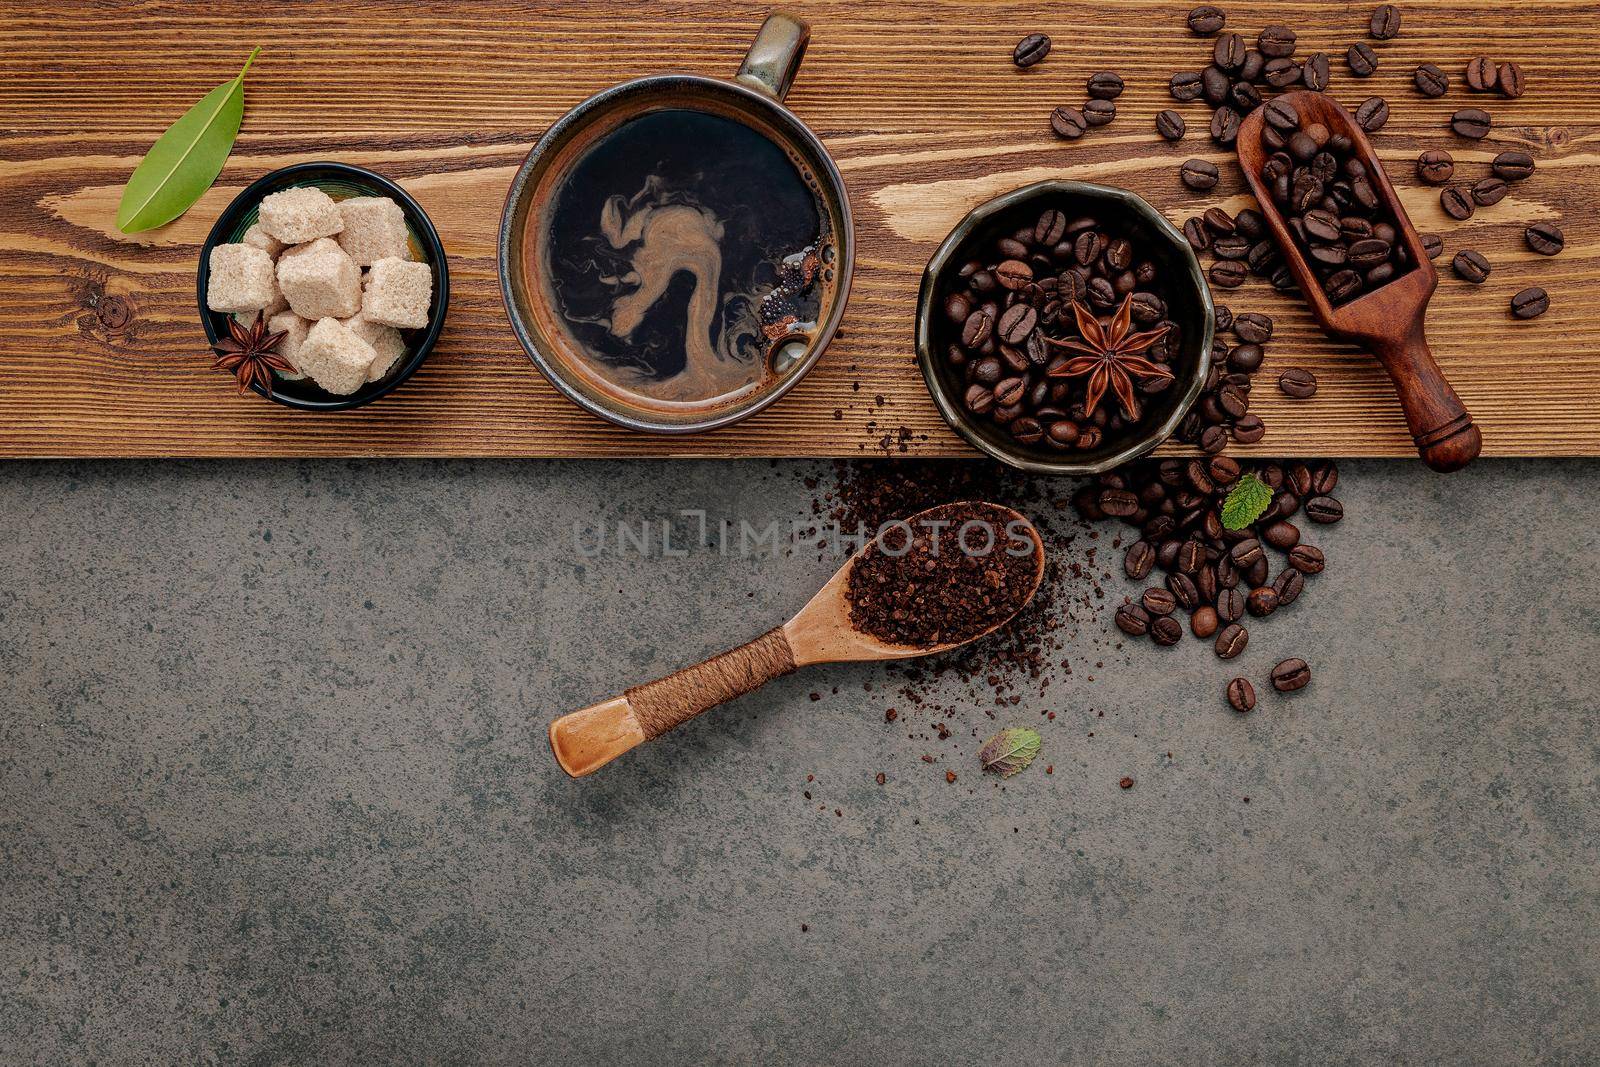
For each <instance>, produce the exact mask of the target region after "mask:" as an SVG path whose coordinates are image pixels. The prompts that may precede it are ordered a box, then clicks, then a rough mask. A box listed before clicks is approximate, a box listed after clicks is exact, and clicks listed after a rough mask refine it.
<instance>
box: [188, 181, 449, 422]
mask: <svg viewBox="0 0 1600 1067" xmlns="http://www.w3.org/2000/svg"><path fill="white" fill-rule="evenodd" d="M297 185H314V186H316V187H317V188H319V189H321V190H322V191H323V192H325V193H327V194H328V195H329V196H331V197H333V198H334V199H335V200H345V199H348V198H350V197H352V196H387V197H390V198H391V199H393V200H394V202H395V203H397V204H399V205H400V210H401V211H403V212H404V213H405V217H406V228H407V229H409V230H410V231H411V232H410V244H411V258H412V259H415V260H416V261H417V262H419V263H426V264H428V265H429V266H430V267H432V268H433V307H432V308H431V309H430V310H429V313H428V325H427V326H425V327H423V328H422V329H420V330H401V331H400V336H401V337H403V338H404V339H405V342H406V352H405V354H404V355H403V356H401V357H400V358H399V359H398V360H396V361H395V365H394V366H392V367H390V368H389V373H388V374H385V375H384V376H383V377H382V378H379V379H378V380H377V381H375V382H368V383H366V384H365V385H363V386H362V387H361V388H360V389H357V390H356V391H355V392H354V393H351V394H350V395H348V396H335V395H334V394H333V393H330V392H327V391H326V390H324V389H323V388H322V387H320V386H319V385H317V384H316V383H315V382H313V381H312V380H311V379H309V378H302V379H300V380H299V381H286V380H284V379H282V378H274V380H273V383H272V396H271V399H272V400H273V401H275V402H277V403H279V404H282V405H283V406H285V407H291V408H299V409H301V410H303V411H348V410H349V409H350V408H358V407H360V406H361V405H363V404H370V403H372V402H373V401H374V400H376V399H378V398H379V397H380V396H385V395H387V394H388V393H389V392H390V391H391V390H393V389H394V388H395V387H396V386H398V385H399V384H400V383H401V382H403V381H405V380H406V379H407V378H409V377H411V375H412V374H413V373H415V371H416V369H417V368H418V367H420V366H422V361H423V360H425V359H427V358H428V353H429V352H432V351H433V346H434V343H435V342H436V341H438V340H439V331H440V330H442V329H444V317H445V312H446V311H447V310H448V309H449V306H450V269H449V265H448V264H447V263H446V262H445V255H444V246H443V245H442V244H440V243H439V234H438V232H437V231H435V230H434V228H433V223H432V222H431V221H430V220H429V219H428V215H427V212H425V211H423V210H422V208H421V206H419V205H418V204H417V202H416V201H415V200H413V199H412V198H411V196H410V194H408V193H407V192H406V191H405V190H404V189H402V188H400V187H399V186H398V185H396V184H395V183H394V182H392V181H390V180H389V179H388V178H385V177H383V176H382V175H380V174H374V173H372V171H370V170H362V169H361V168H360V167H352V166H350V165H348V164H345V163H297V164H295V165H294V166H292V167H284V168H283V169H282V170H275V171H273V172H272V173H271V174H268V175H267V176H266V177H264V178H262V179H260V180H259V181H256V182H254V183H253V184H251V185H250V186H249V188H247V189H245V191H244V192H242V193H240V194H239V195H238V196H236V197H234V198H233V203H231V204H229V205H228V207H227V209H226V210H224V211H223V213H222V215H221V216H220V217H219V218H218V219H217V222H216V225H214V226H212V227H211V233H210V235H209V236H207V237H206V243H205V244H204V245H202V246H201V247H200V271H199V294H198V295H199V300H200V321H201V323H202V324H204V326H205V328H206V340H207V341H209V342H210V343H211V344H213V345H214V344H216V343H217V342H218V341H220V340H221V339H222V338H224V337H226V336H228V319H229V317H230V316H228V315H226V314H224V313H223V312H220V311H212V310H211V309H210V308H208V307H207V306H206V287H207V284H208V283H209V282H210V279H211V249H212V247H213V246H214V245H219V244H233V243H235V242H237V241H238V240H239V239H240V238H242V237H243V236H244V232H245V231H246V230H248V229H249V228H250V227H251V226H253V225H255V222H256V213H257V209H258V208H259V207H260V206H261V201H262V200H263V199H265V198H266V197H267V196H268V195H269V194H271V193H276V192H279V191H281V190H283V189H288V188H291V187H293V186H297ZM217 373H218V374H221V373H222V372H221V371H218V372H217ZM251 388H252V389H254V390H255V392H256V395H257V396H266V395H267V393H266V390H264V389H262V388H261V387H260V386H259V385H257V386H252V387H251Z"/></svg>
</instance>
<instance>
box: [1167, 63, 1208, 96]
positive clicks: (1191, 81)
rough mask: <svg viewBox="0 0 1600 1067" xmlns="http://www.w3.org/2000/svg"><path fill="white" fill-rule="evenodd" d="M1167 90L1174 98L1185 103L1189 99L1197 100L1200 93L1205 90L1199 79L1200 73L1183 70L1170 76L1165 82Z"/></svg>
mask: <svg viewBox="0 0 1600 1067" xmlns="http://www.w3.org/2000/svg"><path fill="white" fill-rule="evenodd" d="M1167 91H1168V92H1170V93H1171V94H1172V98H1173V99H1174V100H1177V101H1179V102H1181V103H1187V102H1189V101H1190V100H1198V99H1199V98H1200V94H1201V93H1202V92H1204V91H1205V86H1204V84H1203V83H1202V82H1201V80H1200V75H1198V74H1195V73H1193V72H1189V71H1185V72H1182V73H1179V74H1174V75H1173V76H1172V78H1171V80H1170V81H1169V82H1168V83H1167Z"/></svg>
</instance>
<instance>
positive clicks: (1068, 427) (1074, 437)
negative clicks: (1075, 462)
mask: <svg viewBox="0 0 1600 1067" xmlns="http://www.w3.org/2000/svg"><path fill="white" fill-rule="evenodd" d="M1082 437H1083V434H1082V432H1081V431H1080V430H1079V428H1078V424H1077V423H1075V422H1073V421H1072V420H1071V419H1057V420H1056V421H1055V422H1052V423H1051V424H1050V428H1049V429H1048V430H1046V431H1045V438H1046V441H1045V443H1046V444H1048V445H1049V446H1050V447H1051V448H1071V447H1072V446H1073V445H1075V444H1077V443H1078V442H1079V441H1080V440H1082Z"/></svg>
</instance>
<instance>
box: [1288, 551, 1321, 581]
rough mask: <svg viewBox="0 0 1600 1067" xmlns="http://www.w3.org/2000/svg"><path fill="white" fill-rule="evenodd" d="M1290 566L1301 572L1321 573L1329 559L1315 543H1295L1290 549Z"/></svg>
mask: <svg viewBox="0 0 1600 1067" xmlns="http://www.w3.org/2000/svg"><path fill="white" fill-rule="evenodd" d="M1289 566H1291V567H1293V568H1294V569H1295V570H1297V571H1299V572H1300V573H1301V574H1321V573H1322V569H1323V567H1325V566H1327V561H1326V560H1325V559H1324V558H1323V555H1322V549H1320V548H1318V547H1317V546H1315V545H1295V546H1294V547H1293V548H1291V549H1290V550H1289Z"/></svg>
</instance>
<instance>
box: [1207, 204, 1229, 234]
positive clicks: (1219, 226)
mask: <svg viewBox="0 0 1600 1067" xmlns="http://www.w3.org/2000/svg"><path fill="white" fill-rule="evenodd" d="M1200 221H1201V222H1204V223H1205V224H1206V229H1208V230H1210V231H1211V232H1212V233H1214V234H1217V235H1218V236H1227V235H1228V234H1231V233H1233V231H1234V229H1235V226H1234V222H1233V216H1232V215H1230V214H1228V213H1227V212H1226V211H1225V210H1223V209H1222V208H1220V207H1209V208H1206V211H1205V214H1204V215H1201V216H1200Z"/></svg>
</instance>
